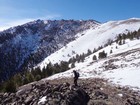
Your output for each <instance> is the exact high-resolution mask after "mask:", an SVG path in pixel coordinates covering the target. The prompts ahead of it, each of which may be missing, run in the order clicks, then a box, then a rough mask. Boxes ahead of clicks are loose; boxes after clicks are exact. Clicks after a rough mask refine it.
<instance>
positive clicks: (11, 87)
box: [5, 80, 16, 93]
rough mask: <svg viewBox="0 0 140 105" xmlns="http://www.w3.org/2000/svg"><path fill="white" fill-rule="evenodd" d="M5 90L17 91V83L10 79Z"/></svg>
mask: <svg viewBox="0 0 140 105" xmlns="http://www.w3.org/2000/svg"><path fill="white" fill-rule="evenodd" d="M5 92H12V93H14V92H16V84H15V82H14V81H13V80H9V81H7V82H6V84H5Z"/></svg>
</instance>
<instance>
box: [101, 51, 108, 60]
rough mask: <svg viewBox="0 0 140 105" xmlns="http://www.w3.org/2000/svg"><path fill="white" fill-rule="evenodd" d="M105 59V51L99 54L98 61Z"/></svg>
mask: <svg viewBox="0 0 140 105" xmlns="http://www.w3.org/2000/svg"><path fill="white" fill-rule="evenodd" d="M106 57H107V53H105V51H102V52H99V59H101V58H106Z"/></svg>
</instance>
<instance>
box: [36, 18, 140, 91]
mask: <svg viewBox="0 0 140 105" xmlns="http://www.w3.org/2000/svg"><path fill="white" fill-rule="evenodd" d="M139 28H140V19H128V20H122V21H111V22H107V23H104V24H102V25H100V26H98V27H97V28H95V29H89V30H88V31H85V32H83V33H81V36H79V37H78V38H77V39H76V40H75V41H72V42H70V43H69V44H67V45H66V46H65V47H63V48H61V49H60V50H58V51H57V52H55V53H53V54H51V55H50V56H49V57H47V58H46V59H44V61H43V62H41V63H40V64H39V65H38V66H40V68H43V67H44V66H46V65H47V63H49V62H52V63H53V64H54V63H59V62H60V61H62V60H63V61H68V60H69V58H71V57H73V56H75V55H76V54H82V53H86V52H87V50H88V49H90V50H92V51H93V49H94V48H98V47H99V46H101V45H102V46H103V45H104V44H106V43H107V42H108V40H110V39H111V40H115V38H116V37H117V36H118V35H119V34H120V33H127V32H133V31H135V30H138V29H139ZM116 46H117V48H116ZM103 50H104V51H105V52H106V53H107V58H104V59H97V60H96V61H93V59H92V58H93V55H96V56H97V58H98V53H99V52H101V51H103ZM110 50H112V51H113V53H111V54H110ZM73 70H77V71H79V73H80V78H82V79H84V78H96V77H98V78H104V79H108V80H109V81H110V82H111V83H113V84H118V85H121V86H129V87H131V88H134V89H140V40H137V39H135V40H126V42H125V44H123V45H118V44H116V42H114V43H112V44H111V45H109V46H106V47H104V48H103V49H101V50H99V51H98V52H96V53H94V54H91V55H90V56H88V57H86V58H85V60H84V62H80V63H77V62H76V63H75V68H72V69H69V70H67V71H66V72H63V73H58V74H55V75H53V76H51V77H48V78H45V79H57V78H69V77H72V76H73V73H72V71H73Z"/></svg>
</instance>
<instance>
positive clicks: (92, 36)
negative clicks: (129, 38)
mask: <svg viewBox="0 0 140 105" xmlns="http://www.w3.org/2000/svg"><path fill="white" fill-rule="evenodd" d="M139 28H140V19H133V18H132V19H128V20H121V21H110V22H107V23H104V24H102V25H100V26H98V27H96V28H95V29H89V30H87V31H85V32H83V33H81V34H78V35H79V36H80V35H81V37H80V38H77V39H76V40H74V41H72V42H70V43H69V44H67V45H66V46H65V47H63V48H61V49H60V50H58V51H57V52H55V53H53V54H51V55H50V56H49V57H47V58H46V59H44V61H42V62H41V63H40V64H39V66H40V67H41V68H42V67H43V66H45V65H46V64H47V63H49V62H52V63H57V62H60V61H62V60H64V61H68V60H69V59H70V58H72V57H73V56H76V54H82V53H86V52H87V51H88V49H90V50H91V51H93V50H94V49H95V48H96V49H97V48H98V47H99V46H102V47H103V46H104V45H105V44H107V43H108V42H110V41H111V40H112V41H114V40H116V37H117V36H118V35H119V34H122V33H128V32H133V31H135V30H138V29H139Z"/></svg>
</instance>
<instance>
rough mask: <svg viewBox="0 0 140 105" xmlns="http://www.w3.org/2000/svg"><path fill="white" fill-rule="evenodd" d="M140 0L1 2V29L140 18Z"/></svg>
mask: <svg viewBox="0 0 140 105" xmlns="http://www.w3.org/2000/svg"><path fill="white" fill-rule="evenodd" d="M139 4H140V0H0V30H2V29H5V28H8V27H10V26H15V25H18V24H23V23H26V22H29V21H32V20H36V19H76V20H77V19H84V20H85V19H94V20H97V21H99V22H106V21H109V20H122V19H128V18H133V17H137V18H140V6H139Z"/></svg>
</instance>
